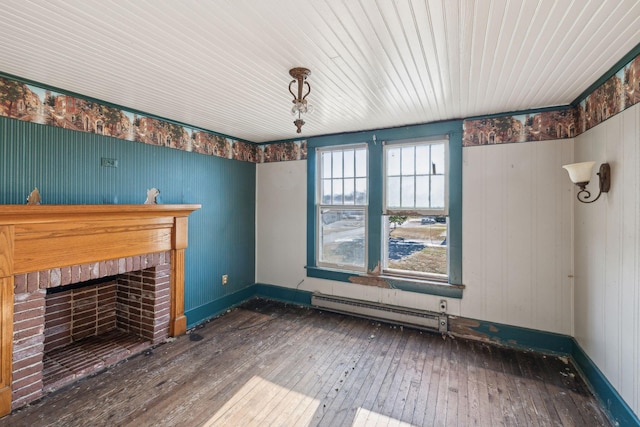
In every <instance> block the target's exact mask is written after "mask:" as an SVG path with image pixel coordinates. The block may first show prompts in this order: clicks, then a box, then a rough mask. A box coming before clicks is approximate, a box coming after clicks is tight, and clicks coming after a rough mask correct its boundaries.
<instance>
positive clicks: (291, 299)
mask: <svg viewBox="0 0 640 427" xmlns="http://www.w3.org/2000/svg"><path fill="white" fill-rule="evenodd" d="M253 288H254V295H255V296H256V297H261V298H266V299H272V300H276V301H281V302H286V303H293V304H300V305H305V306H310V305H311V294H312V293H311V292H309V291H303V290H300V289H291V288H284V287H282V286H275V285H266V284H264V283H256V284H255V285H253Z"/></svg>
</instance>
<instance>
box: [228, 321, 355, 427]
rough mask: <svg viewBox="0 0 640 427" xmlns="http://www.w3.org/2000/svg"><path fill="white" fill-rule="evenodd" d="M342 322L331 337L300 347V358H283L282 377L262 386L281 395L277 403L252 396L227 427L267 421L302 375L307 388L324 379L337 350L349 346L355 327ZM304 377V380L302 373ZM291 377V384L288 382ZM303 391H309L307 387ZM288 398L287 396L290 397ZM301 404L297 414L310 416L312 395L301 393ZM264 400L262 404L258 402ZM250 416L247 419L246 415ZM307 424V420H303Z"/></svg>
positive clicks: (269, 399)
mask: <svg viewBox="0 0 640 427" xmlns="http://www.w3.org/2000/svg"><path fill="white" fill-rule="evenodd" d="M343 320H344V321H343V322H342V323H341V324H340V325H339V327H336V328H335V329H333V330H332V331H331V333H330V334H327V337H326V339H324V340H318V339H317V338H315V339H314V340H313V342H312V343H309V344H308V346H300V351H301V353H302V354H304V355H305V357H304V358H303V359H301V358H299V357H296V356H297V355H296V354H294V355H293V356H294V357H291V355H288V354H287V357H286V358H282V359H283V363H282V368H283V370H282V371H281V373H282V375H273V376H270V377H269V376H267V378H268V379H269V380H271V381H272V382H270V383H266V384H263V386H264V387H263V388H267V391H268V392H271V394H273V392H278V393H279V394H280V395H281V398H280V399H279V401H278V402H274V401H273V398H274V397H275V396H273V395H272V396H271V398H269V393H268V392H267V393H265V394H259V395H254V401H253V402H251V401H249V402H246V403H244V404H243V405H244V406H246V408H245V409H244V411H235V417H234V418H231V419H229V425H237V424H238V423H242V421H243V420H246V419H248V420H249V421H250V422H251V423H252V424H254V425H261V423H262V420H263V419H264V418H267V417H268V416H269V415H270V414H272V412H273V411H272V408H273V406H278V405H279V404H281V403H282V404H283V405H286V402H287V401H288V400H287V399H286V396H287V395H288V394H289V395H290V393H288V391H292V393H294V394H298V393H297V392H296V391H295V390H296V388H295V385H296V384H295V383H296V381H295V378H296V377H299V376H300V375H302V377H303V378H304V379H305V380H307V382H306V386H308V385H310V383H309V381H313V383H315V384H317V383H318V379H320V378H323V377H326V375H325V372H326V368H328V367H330V366H331V365H332V363H330V359H333V358H334V357H335V354H336V353H337V351H336V350H337V349H339V348H341V347H343V346H348V345H349V344H348V342H347V341H348V340H349V339H350V337H351V336H352V334H353V333H354V328H355V327H356V324H354V323H353V322H352V321H351V320H352V319H349V318H347V317H346V316H345V317H344V318H343ZM307 336H308V337H312V338H313V337H314V334H307ZM318 368H325V369H324V370H322V371H321V372H316V370H317V369H318ZM279 373H280V372H279ZM305 373H306V374H307V376H306V377H305V375H304V374H305ZM292 377H293V379H294V381H292V380H291V378H292ZM270 384H277V387H275V388H274V387H271V386H270ZM305 390H308V388H306V389H305ZM289 397H290V396H289ZM300 397H301V398H302V399H301V402H300V403H299V404H298V405H297V407H298V408H300V411H299V412H300V415H305V414H307V415H309V412H312V411H306V409H307V408H308V407H309V405H312V404H313V402H314V401H315V400H316V399H314V398H313V397H312V396H309V395H308V394H303V395H302V396H300ZM256 400H259V401H264V402H262V403H259V402H257V401H256ZM248 414H250V416H247V415H248ZM296 415H297V414H292V415H291V418H294V417H296ZM304 421H306V422H308V421H309V420H304Z"/></svg>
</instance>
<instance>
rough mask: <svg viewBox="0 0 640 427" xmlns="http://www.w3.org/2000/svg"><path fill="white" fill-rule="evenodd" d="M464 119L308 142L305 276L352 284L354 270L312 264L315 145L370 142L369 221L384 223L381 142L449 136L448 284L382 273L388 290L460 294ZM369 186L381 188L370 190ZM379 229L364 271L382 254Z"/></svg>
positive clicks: (374, 233) (370, 244)
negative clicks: (418, 281)
mask: <svg viewBox="0 0 640 427" xmlns="http://www.w3.org/2000/svg"><path fill="white" fill-rule="evenodd" d="M462 123H463V122H462V120H452V121H446V122H438V123H428V124H422V125H415V126H405V127H399V128H390V129H378V130H372V131H363V132H354V133H346V134H337V135H328V136H322V137H316V138H309V139H308V140H307V147H308V150H307V276H309V277H317V278H323V279H329V280H337V281H341V282H353V281H354V278H358V276H362V277H366V275H363V274H358V273H357V272H345V271H337V270H330V269H323V268H320V267H318V266H317V265H316V247H317V246H316V215H317V210H316V166H317V156H316V148H318V147H329V146H334V145H335V146H337V145H345V144H356V143H363V142H365V143H367V144H368V146H369V207H368V216H369V224H370V225H371V224H381V223H382V203H383V200H382V190H381V189H382V179H383V175H382V174H383V169H382V168H383V151H382V141H394V140H402V139H410V138H428V137H434V136H442V135H448V137H449V230H448V232H449V235H448V236H447V239H448V241H447V244H448V245H449V283H448V284H441V283H436V282H427V283H424V284H418V283H417V282H416V281H412V280H402V279H398V278H395V277H394V278H390V277H386V276H380V277H378V278H379V279H382V280H384V281H385V282H386V283H387V284H388V285H389V287H390V288H394V289H403V290H407V291H410V292H419V293H426V294H432V295H440V296H447V297H451V298H462V289H463V288H464V286H463V285H462ZM372 189H380V190H376V191H372ZM381 233H382V227H371V226H369V230H368V236H367V237H368V251H367V253H368V259H367V270H368V271H372V270H374V269H375V268H376V267H377V266H378V262H379V261H380V254H381V253H382V248H381V245H382V235H381Z"/></svg>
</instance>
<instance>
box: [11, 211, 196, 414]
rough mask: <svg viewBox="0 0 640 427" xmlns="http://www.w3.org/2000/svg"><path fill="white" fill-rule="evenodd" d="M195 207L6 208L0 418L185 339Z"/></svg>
mask: <svg viewBox="0 0 640 427" xmlns="http://www.w3.org/2000/svg"><path fill="white" fill-rule="evenodd" d="M199 208H200V205H68V206H61V205H57V206H17V205H5V206H0V337H1V342H2V346H1V348H0V416H2V415H5V414H7V413H9V412H11V409H12V408H13V409H15V408H17V407H20V406H22V405H24V404H26V403H28V402H30V401H32V400H34V399H37V398H39V397H40V396H42V395H43V394H44V393H46V392H47V391H49V390H51V389H54V388H56V387H59V386H61V385H63V384H66V383H68V382H70V381H73V380H75V379H77V378H79V377H82V376H84V375H88V374H89V373H91V372H93V371H96V370H99V369H101V368H103V367H105V366H108V365H109V364H112V363H115V362H116V361H118V360H121V359H123V358H126V357H128V356H129V355H131V354H134V353H137V352H139V351H141V350H143V349H144V348H147V347H148V346H150V345H153V344H156V343H159V342H162V341H163V340H165V339H166V338H167V337H168V336H175V335H179V334H182V333H184V332H185V330H186V318H185V317H184V251H185V248H186V247H187V217H188V215H189V214H190V213H191V212H193V211H194V210H196V209H199Z"/></svg>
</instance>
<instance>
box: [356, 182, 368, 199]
mask: <svg viewBox="0 0 640 427" xmlns="http://www.w3.org/2000/svg"><path fill="white" fill-rule="evenodd" d="M356 204H358V205H366V204H367V178H356Z"/></svg>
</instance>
